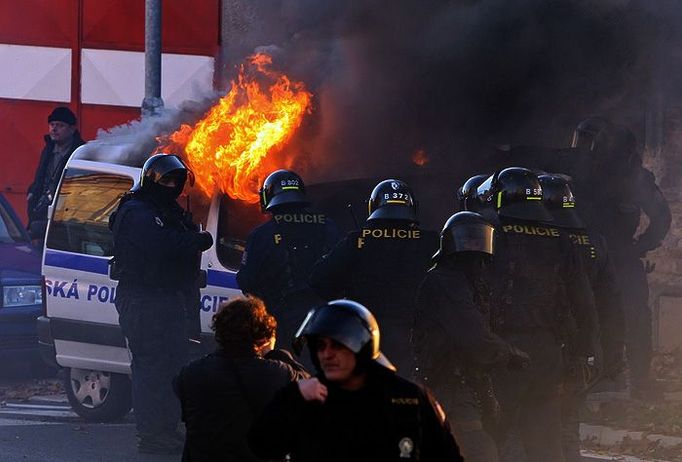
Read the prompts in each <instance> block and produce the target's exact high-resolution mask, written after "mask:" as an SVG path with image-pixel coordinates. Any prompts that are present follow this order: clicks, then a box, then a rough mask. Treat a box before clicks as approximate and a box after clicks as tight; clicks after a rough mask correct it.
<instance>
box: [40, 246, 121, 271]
mask: <svg viewBox="0 0 682 462" xmlns="http://www.w3.org/2000/svg"><path fill="white" fill-rule="evenodd" d="M45 265H46V266H56V267H58V268H68V269H73V270H78V271H87V272H88V273H97V274H104V275H105V276H106V275H108V274H109V257H93V256H90V255H80V254H73V253H63V252H55V251H54V250H47V251H46V252H45Z"/></svg>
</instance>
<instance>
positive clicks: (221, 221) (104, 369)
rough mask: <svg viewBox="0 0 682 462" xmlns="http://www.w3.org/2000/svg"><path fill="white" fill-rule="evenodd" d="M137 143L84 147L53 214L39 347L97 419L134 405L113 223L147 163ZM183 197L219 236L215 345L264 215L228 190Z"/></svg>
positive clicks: (204, 320) (209, 298)
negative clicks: (114, 271)
mask: <svg viewBox="0 0 682 462" xmlns="http://www.w3.org/2000/svg"><path fill="white" fill-rule="evenodd" d="M135 149H136V147H135V146H133V145H132V144H126V143H122V142H121V140H120V139H117V140H115V141H106V140H97V141H94V142H90V143H88V144H86V145H84V146H82V147H80V148H79V149H78V150H77V151H76V152H75V153H74V155H73V156H72V158H71V159H70V160H69V162H68V164H67V166H66V169H65V171H64V174H63V176H62V179H61V182H60V185H59V188H58V190H57V194H56V196H55V200H54V202H53V204H52V206H51V207H50V211H49V224H48V229H47V234H46V239H45V248H44V255H43V263H42V268H43V269H42V274H43V276H44V281H45V313H44V316H42V317H41V318H40V319H39V321H38V327H39V337H40V344H41V347H42V350H43V353H44V356H46V359H49V360H50V361H51V362H56V363H57V365H59V366H60V367H62V368H64V369H65V371H66V392H67V396H68V398H69V401H70V403H71V405H72V407H73V408H74V410H75V411H76V412H77V413H78V414H79V415H80V416H81V417H83V418H85V419H88V420H93V421H106V420H112V419H116V418H119V417H121V416H122V415H124V414H125V413H127V412H128V411H129V409H130V407H131V392H130V380H129V374H130V359H131V356H130V352H129V350H128V349H127V347H126V342H125V339H124V337H123V335H122V334H121V329H120V327H119V325H118V313H117V312H116V308H115V306H114V299H115V297H116V285H117V283H116V281H114V280H112V279H111V278H110V277H109V260H110V258H111V255H112V251H113V243H112V234H111V232H110V230H109V227H108V221H109V216H110V215H111V214H112V212H114V211H115V210H116V208H117V206H118V202H119V199H120V197H121V196H122V195H123V194H124V193H126V192H127V191H129V190H130V189H131V188H132V187H133V185H135V184H136V183H137V182H138V181H139V176H140V167H141V164H140V163H139V161H138V162H134V161H125V159H132V158H135V156H128V155H127V151H129V150H135ZM93 159H117V160H118V161H119V162H118V163H112V162H102V161H101V160H93ZM121 159H123V160H124V161H123V162H120V160H121ZM181 200H184V201H186V202H183V206H185V207H187V206H188V205H189V208H190V209H191V212H192V213H193V215H194V221H195V222H197V223H201V225H202V226H203V227H204V229H206V230H207V231H209V232H210V233H211V234H212V235H213V237H214V238H215V239H214V241H215V242H214V245H213V247H212V248H210V249H209V250H207V251H206V252H204V253H203V255H202V260H201V268H202V269H203V270H204V271H206V275H207V284H206V287H205V288H203V289H202V291H201V326H202V332H203V334H204V336H205V337H206V340H207V342H206V344H207V345H209V346H210V345H211V342H212V335H211V334H210V327H209V325H210V322H211V317H212V315H213V314H214V313H215V312H216V310H217V309H218V307H219V305H220V304H221V303H222V302H224V301H226V300H228V299H229V298H231V297H234V296H236V295H238V294H241V292H240V291H239V290H238V288H237V282H236V279H235V273H236V270H237V269H238V267H239V264H240V261H241V254H242V252H243V249H244V243H245V239H246V235H247V234H248V232H249V231H250V230H251V229H252V228H253V227H254V226H255V225H257V224H258V223H259V222H260V221H262V220H263V219H264V216H263V215H262V214H261V213H260V210H259V209H258V207H257V206H251V205H247V204H244V203H243V202H241V201H236V200H232V199H230V198H229V197H228V196H226V195H224V194H215V195H214V196H213V197H211V198H207V197H206V196H204V195H203V194H201V193H200V191H195V194H192V195H191V196H181Z"/></svg>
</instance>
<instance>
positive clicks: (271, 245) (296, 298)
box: [237, 170, 338, 347]
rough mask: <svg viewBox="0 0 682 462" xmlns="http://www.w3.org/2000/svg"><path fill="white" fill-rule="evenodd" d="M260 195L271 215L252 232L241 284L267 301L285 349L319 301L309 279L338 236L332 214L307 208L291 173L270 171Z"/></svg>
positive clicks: (298, 180) (298, 179)
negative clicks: (313, 269) (311, 308)
mask: <svg viewBox="0 0 682 462" xmlns="http://www.w3.org/2000/svg"><path fill="white" fill-rule="evenodd" d="M260 199H261V209H262V211H263V212H264V213H269V214H270V215H271V219H270V220H269V221H268V222H266V223H264V224H263V225H261V226H259V227H258V228H256V229H254V230H253V231H252V232H251V234H250V235H249V237H248V239H247V242H246V250H245V252H244V256H243V259H242V264H241V267H240V268H239V272H238V273H237V282H238V283H239V287H240V288H241V290H242V292H244V293H245V294H252V295H256V296H258V297H259V298H262V299H263V300H264V301H265V303H266V306H267V307H268V309H269V310H270V312H271V313H272V314H273V315H274V316H275V318H276V319H277V322H278V338H280V339H281V341H282V342H283V344H284V345H285V347H286V346H287V345H288V344H289V343H290V342H291V339H292V338H293V336H294V334H295V333H296V327H297V326H298V325H299V324H300V323H301V321H302V320H303V317H304V316H305V313H306V312H307V311H308V308H310V307H311V306H313V305H315V304H316V303H317V302H319V301H320V299H319V298H318V297H317V296H316V295H315V294H314V292H313V291H311V290H310V288H309V286H308V277H309V275H310V271H311V269H312V267H313V265H314V264H315V262H316V261H317V260H318V259H319V258H320V257H321V256H322V255H324V254H325V253H326V252H328V251H329V250H330V249H331V247H332V246H333V245H334V244H335V243H336V241H337V240H338V231H337V229H336V226H335V225H334V223H333V222H332V221H331V220H330V219H329V217H327V216H326V215H325V214H323V213H319V212H316V211H314V210H312V209H311V208H309V205H310V202H309V201H308V199H307V197H306V193H305V185H304V184H303V180H302V179H301V177H299V176H298V175H297V174H296V173H294V172H292V171H289V170H278V171H276V172H273V173H271V174H270V175H269V176H268V177H267V178H266V180H265V182H264V183H263V187H262V189H261V191H260Z"/></svg>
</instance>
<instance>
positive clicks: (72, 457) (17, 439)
mask: <svg viewBox="0 0 682 462" xmlns="http://www.w3.org/2000/svg"><path fill="white" fill-rule="evenodd" d="M0 448H2V454H1V456H0V459H1V460H2V462H48V461H49V462H52V461H54V462H81V461H83V462H86V461H87V462H92V461H97V462H110V461H111V462H128V461H130V462H170V461H179V460H180V459H181V457H180V455H176V456H152V455H142V454H138V452H137V449H136V447H135V424H134V421H133V416H132V414H129V415H128V416H126V418H124V419H123V420H122V421H120V422H116V423H85V422H83V421H82V420H81V418H80V417H78V415H76V414H75V413H74V412H73V411H72V410H71V408H70V406H69V403H68V401H67V399H66V395H64V394H50V395H45V396H31V397H30V398H28V399H7V400H5V401H2V402H0ZM583 459H584V461H585V462H604V461H615V460H618V461H621V462H643V461H641V459H637V458H634V457H633V458H612V457H608V456H601V455H597V454H593V453H590V452H588V451H583Z"/></svg>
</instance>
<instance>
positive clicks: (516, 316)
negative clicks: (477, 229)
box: [491, 219, 597, 359]
mask: <svg viewBox="0 0 682 462" xmlns="http://www.w3.org/2000/svg"><path fill="white" fill-rule="evenodd" d="M498 230H499V232H498V233H497V237H496V242H495V244H496V251H495V259H494V261H493V265H492V269H493V277H492V279H491V280H492V281H493V303H492V308H493V313H492V314H491V320H492V325H493V330H494V331H495V332H496V333H498V334H499V335H501V336H502V337H503V338H505V339H507V336H508V335H517V334H521V335H533V334H535V333H545V334H549V335H550V336H552V337H554V339H555V341H556V345H560V344H563V343H567V342H569V341H573V342H574V343H573V344H572V345H571V348H572V349H573V352H574V353H575V354H577V355H578V356H592V355H593V354H594V346H595V345H594V339H595V338H596V332H595V330H596V327H597V326H596V312H595V307H594V298H593V295H592V289H591V287H590V283H589V279H588V275H587V272H586V270H585V268H584V266H583V262H582V260H581V258H580V256H579V254H578V252H576V250H575V248H574V247H573V244H572V243H571V242H570V239H569V238H568V236H566V235H564V234H563V233H561V232H560V231H559V230H557V229H556V228H551V227H549V226H546V225H540V224H535V223H531V222H523V221H514V220H509V219H502V220H501V224H500V225H499V227H498ZM516 346H520V345H516ZM520 347H521V348H522V349H523V348H524V347H523V346H520ZM531 359H532V358H531Z"/></svg>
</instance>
